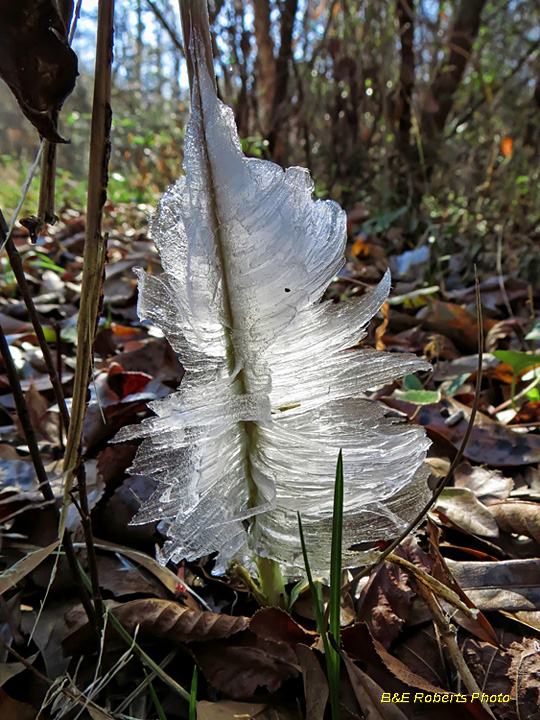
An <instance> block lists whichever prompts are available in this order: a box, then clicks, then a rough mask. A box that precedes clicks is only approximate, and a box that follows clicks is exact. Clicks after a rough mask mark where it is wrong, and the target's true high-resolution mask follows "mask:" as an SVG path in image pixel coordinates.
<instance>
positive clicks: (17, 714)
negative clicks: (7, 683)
mask: <svg viewBox="0 0 540 720" xmlns="http://www.w3.org/2000/svg"><path fill="white" fill-rule="evenodd" d="M37 712H38V711H37V710H36V709H35V708H34V707H32V705H29V704H28V703H24V702H19V701H18V700H14V699H13V698H12V697H10V696H9V695H8V694H7V692H5V691H4V690H3V689H2V688H0V717H1V718H6V720H8V718H9V720H35V718H36V716H37Z"/></svg>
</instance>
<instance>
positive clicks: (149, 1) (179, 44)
mask: <svg viewBox="0 0 540 720" xmlns="http://www.w3.org/2000/svg"><path fill="white" fill-rule="evenodd" d="M146 4H147V5H148V7H149V8H150V10H152V12H153V13H154V15H155V17H156V20H157V21H158V22H159V23H160V25H161V26H162V27H163V29H164V30H165V31H166V32H167V33H168V35H169V37H170V38H171V40H172V43H173V45H174V46H175V48H176V49H177V50H179V51H180V54H181V55H182V57H185V56H186V54H185V52H184V46H183V45H182V42H181V40H180V38H179V37H178V35H177V34H176V32H175V30H174V28H172V27H171V26H170V25H169V23H168V22H167V20H166V19H165V17H164V15H163V13H162V12H161V10H160V9H159V8H158V6H157V5H156V4H155V3H154V2H152V0H146Z"/></svg>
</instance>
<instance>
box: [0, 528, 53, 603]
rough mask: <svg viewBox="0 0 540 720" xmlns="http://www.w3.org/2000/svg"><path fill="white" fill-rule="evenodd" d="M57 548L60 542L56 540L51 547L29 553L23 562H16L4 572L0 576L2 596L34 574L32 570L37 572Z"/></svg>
mask: <svg viewBox="0 0 540 720" xmlns="http://www.w3.org/2000/svg"><path fill="white" fill-rule="evenodd" d="M57 547H58V540H55V541H54V542H53V543H51V544H50V545H47V547H44V548H40V549H39V550H35V551H34V552H31V553H28V555H25V556H24V557H23V558H22V559H21V560H19V561H18V562H16V563H15V565H12V566H11V567H10V568H8V569H7V570H4V572H3V573H1V574H0V595H3V593H5V592H6V590H9V589H10V588H12V587H14V586H15V585H16V584H17V583H18V582H19V581H20V580H22V579H23V577H25V576H26V575H28V573H30V572H32V570H35V569H36V568H37V567H38V565H40V564H41V563H42V562H43V561H44V560H45V559H46V558H48V557H49V555H50V554H51V553H52V551H53V550H54V549H55V548H57Z"/></svg>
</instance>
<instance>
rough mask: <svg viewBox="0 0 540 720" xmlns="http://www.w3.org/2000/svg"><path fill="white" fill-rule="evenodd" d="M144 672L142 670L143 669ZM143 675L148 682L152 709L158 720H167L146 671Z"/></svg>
mask: <svg viewBox="0 0 540 720" xmlns="http://www.w3.org/2000/svg"><path fill="white" fill-rule="evenodd" d="M143 670H144V668H143ZM144 674H145V676H146V680H147V681H148V689H149V690H150V697H151V698H152V702H153V703H154V707H155V708H156V712H157V714H158V720H167V716H166V715H165V711H164V710H163V707H162V706H161V703H160V702H159V698H158V696H157V694H156V691H155V690H154V686H153V685H152V681H151V680H150V677H149V675H148V673H147V672H146V670H144Z"/></svg>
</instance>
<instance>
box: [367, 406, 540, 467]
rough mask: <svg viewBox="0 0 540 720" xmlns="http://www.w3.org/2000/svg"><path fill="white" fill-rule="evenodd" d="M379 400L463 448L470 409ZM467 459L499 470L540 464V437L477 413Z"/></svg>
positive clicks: (432, 432)
mask: <svg viewBox="0 0 540 720" xmlns="http://www.w3.org/2000/svg"><path fill="white" fill-rule="evenodd" d="M379 399H380V400H382V402H384V403H385V404H386V405H388V406H389V407H392V408H395V409H396V410H399V411H400V412H403V413H405V415H407V417H409V418H410V419H411V420H412V421H413V422H415V423H417V424H418V425H422V426H423V427H425V428H426V430H427V431H428V434H429V435H430V436H436V437H439V438H443V439H445V440H446V441H448V442H449V443H451V444H452V445H453V446H454V447H455V448H459V447H460V446H461V443H462V440H463V436H464V435H465V431H466V430H467V426H468V424H469V417H470V414H471V409H470V408H469V407H468V406H467V405H463V404H462V403H459V402H457V400H454V399H452V398H447V397H446V398H442V399H441V400H440V401H439V402H438V403H434V404H432V405H421V406H420V407H419V406H418V405H415V404H414V403H408V402H405V401H403V400H398V399H397V398H394V397H382V398H379ZM464 456H465V457H466V458H468V459H469V460H473V461H474V462H477V463H489V464H490V465H494V466H497V467H504V466H512V465H529V464H530V463H538V462H540V435H532V434H530V433H529V434H523V433H517V432H515V431H513V430H510V429H509V428H507V427H505V426H504V425H501V423H499V422H495V421H494V420H491V419H490V418H489V417H488V416H487V415H484V414H483V413H481V412H478V413H477V414H476V420H475V423H474V427H473V429H472V432H471V437H470V439H469V442H468V443H467V447H466V448H465V452H464Z"/></svg>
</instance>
